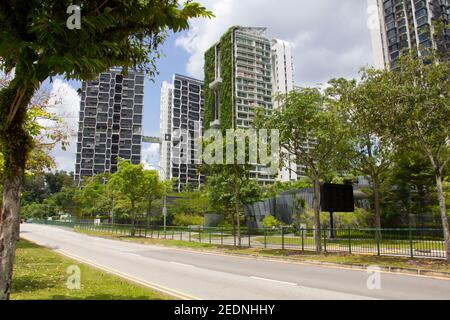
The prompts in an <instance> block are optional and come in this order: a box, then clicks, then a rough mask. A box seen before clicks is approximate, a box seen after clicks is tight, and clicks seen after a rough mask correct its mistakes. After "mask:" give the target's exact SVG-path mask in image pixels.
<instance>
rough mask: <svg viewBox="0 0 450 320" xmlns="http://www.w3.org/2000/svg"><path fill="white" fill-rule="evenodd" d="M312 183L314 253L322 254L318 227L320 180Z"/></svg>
mask: <svg viewBox="0 0 450 320" xmlns="http://www.w3.org/2000/svg"><path fill="white" fill-rule="evenodd" d="M313 183H314V198H313V202H314V224H315V233H314V242H315V243H316V251H317V252H322V243H321V241H322V238H321V234H322V232H321V227H320V180H319V179H318V178H314V179H313Z"/></svg>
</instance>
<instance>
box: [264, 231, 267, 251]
mask: <svg viewBox="0 0 450 320" xmlns="http://www.w3.org/2000/svg"><path fill="white" fill-rule="evenodd" d="M264 249H267V229H266V228H264Z"/></svg>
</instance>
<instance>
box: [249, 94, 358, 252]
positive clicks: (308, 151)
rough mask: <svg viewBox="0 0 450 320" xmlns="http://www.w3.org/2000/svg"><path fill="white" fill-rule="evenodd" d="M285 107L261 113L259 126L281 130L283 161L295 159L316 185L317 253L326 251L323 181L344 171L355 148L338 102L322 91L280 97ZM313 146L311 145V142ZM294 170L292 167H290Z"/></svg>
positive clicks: (258, 120) (281, 154)
mask: <svg viewBox="0 0 450 320" xmlns="http://www.w3.org/2000/svg"><path fill="white" fill-rule="evenodd" d="M280 102H281V105H282V106H281V108H280V109H279V110H275V111H274V112H273V114H272V115H265V114H264V113H261V112H260V113H258V115H257V118H256V121H255V126H256V127H258V128H268V129H277V130H279V133H280V150H285V151H282V152H280V159H281V160H282V163H283V162H284V163H288V158H291V157H292V156H294V157H295V159H296V160H297V162H298V163H299V164H301V165H303V166H305V167H306V168H307V169H306V175H307V176H308V177H309V178H310V179H311V181H312V182H313V188H314V198H313V200H314V220H315V228H316V229H315V230H316V232H315V244H316V251H317V252H320V251H322V246H321V225H320V211H321V209H320V180H321V179H323V178H324V177H325V175H327V174H329V173H330V172H332V171H334V170H336V169H338V168H339V169H341V168H344V167H345V166H344V163H345V160H346V157H347V155H348V153H349V152H351V145H350V143H349V132H348V129H347V127H346V126H345V121H344V118H343V116H342V114H341V112H340V110H338V109H337V108H336V105H335V104H334V103H329V101H327V99H326V98H325V96H324V95H323V94H322V93H321V92H320V90H319V89H314V88H304V89H301V90H298V91H293V92H291V93H289V94H288V95H287V96H283V97H280ZM307 142H309V144H310V145H311V146H312V147H311V148H310V147H309V146H308V143H307ZM287 167H288V168H289V169H290V170H292V168H290V166H287Z"/></svg>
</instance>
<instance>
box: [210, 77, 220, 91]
mask: <svg viewBox="0 0 450 320" xmlns="http://www.w3.org/2000/svg"><path fill="white" fill-rule="evenodd" d="M222 83H223V80H222V78H220V77H219V78H217V79H216V80H214V81H213V82H211V83H210V84H209V88H210V89H211V90H218V89H219V88H220V86H221V85H222Z"/></svg>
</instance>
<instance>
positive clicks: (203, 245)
mask: <svg viewBox="0 0 450 320" xmlns="http://www.w3.org/2000/svg"><path fill="white" fill-rule="evenodd" d="M75 231H77V232H79V233H84V234H88V235H93V236H99V237H102V238H108V239H117V240H122V241H131V242H136V243H141V244H154V245H168V246H169V245H170V246H173V247H181V248H193V249H198V248H215V247H217V246H216V245H212V244H209V243H200V242H188V241H180V240H171V237H172V235H169V234H168V235H167V239H150V238H144V237H130V236H128V235H121V234H114V233H109V232H98V231H90V230H82V229H75ZM161 236H163V235H162V234H161ZM186 240H187V239H186Z"/></svg>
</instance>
